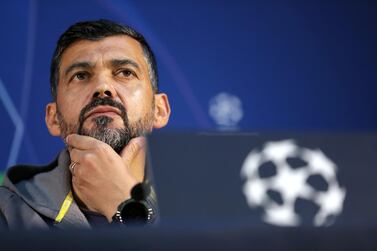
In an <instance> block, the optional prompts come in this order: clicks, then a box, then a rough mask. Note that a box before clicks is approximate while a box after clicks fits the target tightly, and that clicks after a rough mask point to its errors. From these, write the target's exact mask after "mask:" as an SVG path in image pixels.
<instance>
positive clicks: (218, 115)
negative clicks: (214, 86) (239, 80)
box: [209, 92, 243, 129]
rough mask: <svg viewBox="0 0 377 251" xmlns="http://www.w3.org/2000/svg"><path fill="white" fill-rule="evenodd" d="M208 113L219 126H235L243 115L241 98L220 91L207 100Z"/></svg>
mask: <svg viewBox="0 0 377 251" xmlns="http://www.w3.org/2000/svg"><path fill="white" fill-rule="evenodd" d="M209 115H210V117H211V118H212V119H213V120H214V121H215V122H216V124H217V125H218V126H219V127H220V128H224V129H226V128H228V129H230V128H236V127H237V125H238V123H239V122H240V121H241V119H242V117H243V109H242V102H241V99H240V98H239V97H237V96H236V95H233V94H230V93H226V92H221V93H219V94H217V95H216V96H215V97H213V98H212V99H211V100H210V101H209Z"/></svg>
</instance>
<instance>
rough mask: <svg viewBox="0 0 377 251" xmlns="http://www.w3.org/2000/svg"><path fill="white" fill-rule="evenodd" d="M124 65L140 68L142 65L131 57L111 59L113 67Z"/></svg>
mask: <svg viewBox="0 0 377 251" xmlns="http://www.w3.org/2000/svg"><path fill="white" fill-rule="evenodd" d="M123 65H132V66H133V67H135V68H137V69H140V66H139V65H138V64H137V63H136V62H135V61H133V60H131V59H127V58H125V59H112V60H111V66H112V67H119V66H123Z"/></svg>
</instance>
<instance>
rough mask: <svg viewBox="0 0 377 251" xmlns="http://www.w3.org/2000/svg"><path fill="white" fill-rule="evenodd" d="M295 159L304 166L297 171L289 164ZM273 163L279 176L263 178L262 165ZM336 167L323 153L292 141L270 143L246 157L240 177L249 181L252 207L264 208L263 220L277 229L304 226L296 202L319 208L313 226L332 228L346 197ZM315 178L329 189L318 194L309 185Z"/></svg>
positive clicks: (247, 188)
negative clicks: (276, 198)
mask: <svg viewBox="0 0 377 251" xmlns="http://www.w3.org/2000/svg"><path fill="white" fill-rule="evenodd" d="M289 158H295V159H299V160H301V161H302V163H303V165H302V166H301V167H299V168H294V167H292V166H291V164H290V163H289V162H288V161H287V160H288V159H289ZM266 163H270V164H272V165H273V166H274V167H275V168H276V170H275V172H276V173H272V175H270V176H268V177H261V176H260V169H261V166H262V165H263V164H266ZM336 171H337V166H336V165H335V163H333V162H332V161H331V160H330V159H328V158H327V157H326V156H325V155H324V153H323V152H322V151H321V150H311V149H307V148H303V147H299V146H297V145H296V144H295V142H294V141H293V140H284V141H277V142H267V143H266V144H265V145H264V148H263V149H262V150H261V151H255V150H254V151H252V152H251V153H249V155H248V156H247V157H246V159H245V161H244V163H243V166H242V170H241V176H242V177H243V178H245V179H246V182H245V184H244V186H243V192H244V194H245V196H246V199H247V203H248V205H249V206H250V207H252V208H255V207H259V208H262V209H263V211H264V214H263V216H262V217H263V220H264V222H266V223H269V224H272V225H278V226H298V225H300V223H302V219H301V216H300V214H299V212H296V211H295V203H297V199H305V200H308V201H311V202H312V203H314V204H315V205H317V206H318V208H319V210H318V211H317V212H316V214H315V216H314V219H313V222H312V224H313V225H314V226H327V225H331V224H332V223H333V221H334V219H335V217H336V216H338V215H339V214H341V212H342V209H343V203H344V199H345V196H346V190H345V188H342V187H340V185H339V182H338V180H337V176H336ZM312 175H319V176H321V177H322V178H323V179H324V181H326V183H327V184H328V187H327V189H325V190H324V191H323V190H318V189H316V188H315V187H313V186H312V185H311V184H309V183H308V179H309V177H311V176H312ZM268 191H275V192H276V193H278V194H280V196H281V200H282V202H281V203H278V202H276V201H274V200H273V199H272V198H271V197H270V196H269V195H268Z"/></svg>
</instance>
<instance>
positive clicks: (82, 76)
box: [72, 71, 89, 81]
mask: <svg viewBox="0 0 377 251" xmlns="http://www.w3.org/2000/svg"><path fill="white" fill-rule="evenodd" d="M88 77H89V73H87V72H84V71H80V72H76V73H75V74H74V75H73V76H72V80H74V79H77V80H79V81H82V80H85V79H87V78H88Z"/></svg>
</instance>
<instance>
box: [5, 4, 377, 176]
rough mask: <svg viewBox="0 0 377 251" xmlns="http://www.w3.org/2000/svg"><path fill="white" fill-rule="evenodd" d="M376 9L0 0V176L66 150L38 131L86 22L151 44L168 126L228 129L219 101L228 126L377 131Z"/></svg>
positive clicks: (43, 128)
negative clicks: (106, 22) (72, 31)
mask: <svg viewBox="0 0 377 251" xmlns="http://www.w3.org/2000/svg"><path fill="white" fill-rule="evenodd" d="M376 11H377V4H376V2H372V1H230V0H229V1H215V0H212V1H211V0H201V1H192V0H190V1H189V0H185V1H125V0H122V1H121V0H98V1H78V0H75V1H71V0H70V1H67V0H65V1H48V0H31V1H2V2H1V3H0V31H1V40H0V113H1V115H2V116H1V123H0V126H1V127H0V136H1V139H2V143H1V152H0V171H1V170H5V168H6V167H7V166H8V165H10V164H14V163H20V162H27V163H30V162H32V163H46V162H49V161H50V160H52V159H53V158H54V157H55V155H56V154H57V152H58V151H59V150H60V149H61V148H62V147H63V144H62V143H61V141H60V139H58V138H53V137H51V136H50V135H49V133H48V131H47V129H46V126H45V123H44V108H45V105H46V104H47V103H48V102H49V101H50V100H51V97H50V89H49V67H50V58H51V55H52V52H53V49H54V47H55V43H56V41H57V39H58V37H59V35H60V34H61V33H62V32H63V31H64V30H65V29H66V28H67V27H68V26H69V25H71V24H73V23H74V22H76V21H80V20H87V19H97V18H107V19H112V20H115V21H119V22H123V23H127V24H129V25H131V26H134V27H135V28H136V29H138V30H139V31H140V32H141V33H143V34H144V35H145V37H146V38H147V40H148V41H149V42H150V44H151V46H152V48H153V49H154V51H155V53H156V56H157V60H158V64H159V71H160V76H161V77H160V80H161V81H160V86H161V90H162V91H164V92H167V93H168V95H169V97H170V102H171V104H172V116H171V121H170V124H169V126H168V127H167V128H166V129H164V130H173V129H174V130H176V129H178V130H182V129H183V130H184V129H206V130H207V129H216V128H218V127H219V125H221V126H222V127H224V123H221V121H220V122H219V120H218V119H216V116H211V115H210V114H211V113H210V112H209V111H210V108H209V105H210V103H211V102H212V103H213V102H215V103H216V102H217V101H218V99H216V97H218V94H219V93H226V95H227V97H228V98H227V99H226V100H228V101H229V100H230V101H229V102H228V103H226V102H225V105H223V106H221V105H220V106H219V105H218V106H217V108H219V107H223V108H224V107H225V108H224V109H225V115H224V116H225V117H226V116H228V117H229V109H230V111H234V109H236V111H237V112H236V113H234V112H230V114H238V116H236V117H235V118H233V120H232V122H231V123H228V124H227V123H225V126H228V127H229V126H230V127H231V128H232V129H235V128H237V129H242V130H252V131H255V130H283V131H287V130H288V131H296V130H299V131H375V130H376V129H377V116H375V115H376V112H377V101H376V98H375V97H376V93H377V85H376V79H377V71H376V69H377V67H376V66H377V53H376V44H377V35H376V27H377V15H376ZM229 97H230V98H229ZM214 98H215V99H214ZM211 100H212V101H211ZM214 100H215V101H214ZM216 100H217V101H216ZM235 100H236V101H235ZM220 103H221V102H220ZM217 104H218V103H217ZM227 104H228V105H227ZM227 107H228V108H229V107H230V108H229V109H228V110H227ZM232 107H233V108H232ZM234 107H236V108H234ZM224 109H223V110H222V111H223V112H224ZM232 109H233V110H232ZM215 110H216V109H215ZM220 110H221V109H220ZM226 111H228V113H227V112H226ZM227 114H228V115H227ZM220 117H221V116H220ZM217 118H218V117H217ZM225 120H226V118H225ZM223 122H224V121H223Z"/></svg>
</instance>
